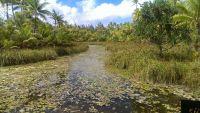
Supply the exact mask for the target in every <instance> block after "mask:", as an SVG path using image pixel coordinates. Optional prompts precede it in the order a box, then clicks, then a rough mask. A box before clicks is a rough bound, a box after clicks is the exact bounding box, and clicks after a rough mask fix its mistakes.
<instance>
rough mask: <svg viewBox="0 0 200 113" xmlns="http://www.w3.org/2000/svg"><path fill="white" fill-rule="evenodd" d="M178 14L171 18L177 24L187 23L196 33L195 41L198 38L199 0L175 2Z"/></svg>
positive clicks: (199, 27) (199, 29)
mask: <svg viewBox="0 0 200 113" xmlns="http://www.w3.org/2000/svg"><path fill="white" fill-rule="evenodd" d="M177 8H178V9H179V11H180V12H179V14H176V15H174V16H173V19H174V21H175V22H176V23H179V25H183V24H188V25H190V27H191V28H192V29H193V33H194V34H196V35H197V36H196V39H195V41H196V43H198V41H199V40H200V0H186V1H184V2H182V3H178V4H177Z"/></svg>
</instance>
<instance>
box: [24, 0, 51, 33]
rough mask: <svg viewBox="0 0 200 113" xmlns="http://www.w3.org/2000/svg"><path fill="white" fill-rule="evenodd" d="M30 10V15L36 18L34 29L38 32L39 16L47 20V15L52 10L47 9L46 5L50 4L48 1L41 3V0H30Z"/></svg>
mask: <svg viewBox="0 0 200 113" xmlns="http://www.w3.org/2000/svg"><path fill="white" fill-rule="evenodd" d="M27 3H28V7H27V8H28V9H27V10H28V11H29V13H30V15H31V16H32V17H33V19H34V29H33V32H34V33H36V29H37V18H38V17H41V18H42V19H44V20H46V15H49V14H50V12H49V11H48V10H45V9H44V7H45V6H46V5H47V4H48V3H47V2H44V3H40V0H28V1H27Z"/></svg>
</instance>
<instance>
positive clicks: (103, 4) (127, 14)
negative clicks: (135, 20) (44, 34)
mask: <svg viewBox="0 0 200 113" xmlns="http://www.w3.org/2000/svg"><path fill="white" fill-rule="evenodd" d="M45 1H46V2H48V3H49V4H48V5H47V6H46V7H45V8H46V9H47V10H49V11H52V10H53V9H55V10H56V11H57V12H58V13H60V14H62V15H63V16H64V20H66V21H68V23H70V24H78V25H83V24H84V25H90V24H92V25H96V24H97V23H99V22H101V23H103V24H104V25H106V24H108V23H109V22H116V23H124V22H131V21H132V14H133V11H134V9H135V5H134V4H133V3H132V0H40V2H41V3H42V2H45ZM144 1H148V0H139V2H140V3H143V2H144ZM2 12H3V10H2V8H0V13H2ZM49 21H50V20H49Z"/></svg>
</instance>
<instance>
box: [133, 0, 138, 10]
mask: <svg viewBox="0 0 200 113" xmlns="http://www.w3.org/2000/svg"><path fill="white" fill-rule="evenodd" d="M133 3H134V4H135V5H136V9H137V5H138V0H133Z"/></svg>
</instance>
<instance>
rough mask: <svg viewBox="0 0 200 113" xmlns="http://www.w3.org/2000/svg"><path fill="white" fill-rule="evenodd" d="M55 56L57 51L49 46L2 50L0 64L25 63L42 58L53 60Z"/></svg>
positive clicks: (41, 59)
mask: <svg viewBox="0 0 200 113" xmlns="http://www.w3.org/2000/svg"><path fill="white" fill-rule="evenodd" d="M56 57H57V53H56V52H55V51H54V50H52V49H50V48H48V49H40V50H31V49H22V50H20V49H19V50H3V51H1V52H0V65H1V66H9V65H17V64H27V63H34V62H38V61H43V60H54V59H56Z"/></svg>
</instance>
